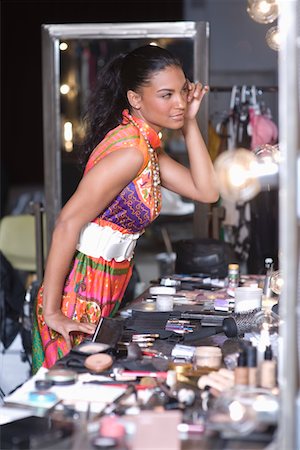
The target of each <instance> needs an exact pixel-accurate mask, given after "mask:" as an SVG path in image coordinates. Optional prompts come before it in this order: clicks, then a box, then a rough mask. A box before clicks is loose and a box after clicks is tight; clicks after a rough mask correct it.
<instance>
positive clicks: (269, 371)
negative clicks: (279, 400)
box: [260, 345, 277, 389]
mask: <svg viewBox="0 0 300 450" xmlns="http://www.w3.org/2000/svg"><path fill="white" fill-rule="evenodd" d="M276 384H277V383H276V361H275V360H274V359H273V352H272V348H271V345H268V346H267V347H266V350H265V354H264V360H263V361H262V363H261V365H260V386H261V387H262V388H265V389H273V388H274V387H275V386H276Z"/></svg>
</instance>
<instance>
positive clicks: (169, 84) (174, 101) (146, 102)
mask: <svg viewBox="0 0 300 450" xmlns="http://www.w3.org/2000/svg"><path fill="white" fill-rule="evenodd" d="M187 96H188V81H187V79H186V78H185V75H184V73H183V71H182V70H181V69H180V68H179V67H177V66H169V67H167V68H166V69H164V70H161V71H160V72H155V73H154V74H153V75H152V77H151V78H150V82H149V84H147V85H146V86H143V87H142V88H141V90H140V91H139V94H138V97H139V100H138V108H137V109H135V111H134V115H136V116H138V117H140V118H142V119H143V120H144V121H145V122H146V123H148V125H149V126H150V127H151V128H153V129H154V130H155V131H157V132H158V131H160V130H161V129H162V128H169V129H172V130H176V129H179V128H181V127H182V126H183V123H184V114H185V110H186V107H187Z"/></svg>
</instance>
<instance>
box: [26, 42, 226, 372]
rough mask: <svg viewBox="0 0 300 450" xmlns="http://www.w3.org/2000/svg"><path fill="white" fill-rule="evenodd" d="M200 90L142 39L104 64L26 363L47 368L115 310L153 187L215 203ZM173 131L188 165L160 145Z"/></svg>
mask: <svg viewBox="0 0 300 450" xmlns="http://www.w3.org/2000/svg"><path fill="white" fill-rule="evenodd" d="M206 91H207V87H203V86H202V85H201V84H200V83H197V84H193V83H191V82H189V81H188V80H187V79H186V77H185V74H184V72H183V69H182V66H181V64H180V62H179V61H178V60H177V59H176V58H175V57H174V56H173V55H172V54H170V53H169V52H168V51H167V50H165V49H162V48H160V47H157V46H151V45H146V46H143V47H140V48H137V49H135V50H133V51H132V52H130V53H128V54H127V55H119V56H118V57H116V58H114V59H113V60H112V61H111V62H110V63H109V64H108V65H107V66H106V67H105V68H104V70H103V71H102V73H101V74H100V77H99V85H98V87H97V89H96V90H95V93H94V96H93V99H92V101H91V107H90V111H89V114H88V116H87V117H88V137H89V140H88V145H87V153H86V159H87V163H86V166H85V172H84V176H83V178H82V180H81V182H80V183H79V186H78V188H77V190H76V192H75V193H74V194H73V196H72V197H71V198H70V200H69V201H68V202H67V204H66V205H65V206H64V208H63V209H62V211H61V213H60V215H59V217H58V220H57V223H56V226H55V229H54V232H53V237H52V243H51V248H50V251H49V255H48V260H47V265H46V270H45V276H44V282H43V285H42V286H41V288H40V291H39V294H38V297H37V308H36V318H37V323H36V326H35V328H34V335H33V370H34V371H36V370H37V369H38V368H39V367H40V366H41V365H43V366H44V367H47V368H49V367H51V366H52V365H53V364H54V363H55V362H56V360H57V359H58V358H60V357H62V356H63V355H65V354H66V353H68V351H69V350H70V348H71V347H72V346H73V345H77V344H78V343H80V342H81V340H82V339H83V338H84V336H85V335H86V334H92V333H93V332H94V330H95V324H96V323H97V322H98V320H99V318H100V317H101V316H113V315H114V314H115V313H116V311H117V309H118V307H119V305H120V302H121V300H122V296H123V294H124V291H125V289H126V286H127V284H128V282H129V280H130V277H131V272H132V257H133V251H134V247H135V244H136V240H137V239H138V237H139V236H140V234H142V233H143V232H144V230H145V227H147V226H148V225H149V224H150V223H151V222H152V221H153V220H154V219H155V218H156V217H157V216H158V214H159V211H160V208H161V193H160V185H162V186H165V187H166V188H167V189H170V190H171V191H174V192H176V193H178V194H180V195H182V196H184V197H189V198H191V199H193V200H196V201H201V202H215V201H217V199H218V195H219V194H218V190H217V187H216V179H215V174H214V170H213V165H212V162H211V159H210V157H209V154H208V152H207V149H206V146H205V143H204V141H203V139H202V137H201V134H200V131H199V128H198V125H197V121H196V114H197V112H198V109H199V106H200V103H201V100H202V98H203V96H204V95H205V93H206ZM163 128H169V129H171V130H178V129H181V130H182V133H183V136H184V139H185V143H186V147H187V151H188V155H189V162H190V169H188V168H186V167H184V166H182V165H181V164H179V163H177V162H176V161H174V160H173V159H172V158H170V157H169V156H168V155H167V154H166V153H164V152H163V151H162V150H161V148H160V145H161V144H160V139H159V136H158V132H159V131H160V130H161V129H163Z"/></svg>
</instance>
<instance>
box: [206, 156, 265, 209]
mask: <svg viewBox="0 0 300 450" xmlns="http://www.w3.org/2000/svg"><path fill="white" fill-rule="evenodd" d="M255 163H256V157H255V155H254V154H253V153H252V152H251V151H250V150H246V149H244V148H239V149H236V150H229V151H225V152H223V153H221V154H220V155H219V156H218V157H217V158H216V160H215V163H214V166H215V171H216V175H217V179H218V182H219V190H220V193H221V196H222V197H223V198H224V199H227V200H229V201H244V202H245V201H248V200H250V199H251V198H253V197H255V195H256V194H258V192H259V191H260V182H259V179H258V177H257V176H256V174H255V171H254V170H253V166H254V165H255Z"/></svg>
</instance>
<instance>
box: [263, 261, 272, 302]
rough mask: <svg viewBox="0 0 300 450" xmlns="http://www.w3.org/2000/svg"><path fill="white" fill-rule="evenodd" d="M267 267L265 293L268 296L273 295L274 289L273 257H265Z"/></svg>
mask: <svg viewBox="0 0 300 450" xmlns="http://www.w3.org/2000/svg"><path fill="white" fill-rule="evenodd" d="M265 269H266V275H265V279H264V288H263V295H264V296H265V297H267V298H269V297H271V296H272V291H271V287H270V282H271V276H272V273H273V259H272V258H266V259H265Z"/></svg>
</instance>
